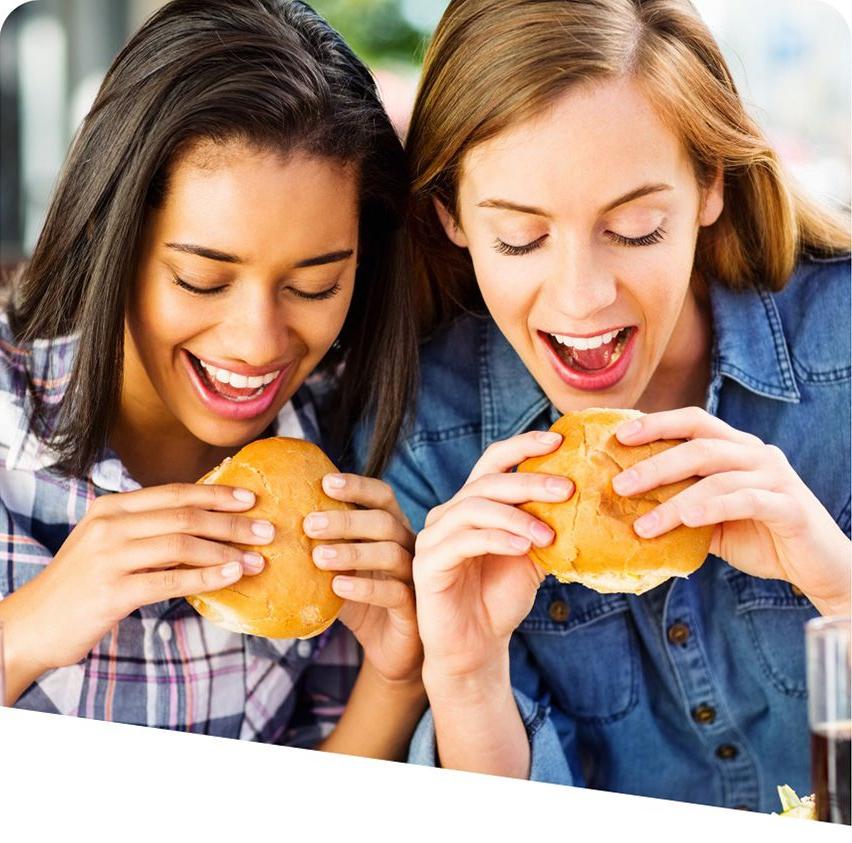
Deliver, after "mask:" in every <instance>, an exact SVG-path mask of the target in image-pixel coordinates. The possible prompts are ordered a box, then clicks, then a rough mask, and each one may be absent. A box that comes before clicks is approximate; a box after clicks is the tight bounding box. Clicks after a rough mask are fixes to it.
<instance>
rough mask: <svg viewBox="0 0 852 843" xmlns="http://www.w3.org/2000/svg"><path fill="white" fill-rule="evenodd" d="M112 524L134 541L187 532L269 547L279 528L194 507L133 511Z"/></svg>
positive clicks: (252, 519)
mask: <svg viewBox="0 0 852 843" xmlns="http://www.w3.org/2000/svg"><path fill="white" fill-rule="evenodd" d="M112 521H113V523H114V526H115V528H116V529H118V530H121V531H123V534H124V535H125V536H126V537H127V538H130V539H142V538H149V537H152V536H163V535H168V534H170V533H185V534H187V535H191V536H199V537H202V538H207V539H215V540H216V541H223V542H230V543H232V544H248V545H265V544H269V542H271V541H272V540H273V539H274V538H275V527H274V525H273V524H272V523H271V522H269V521H266V520H263V519H254V518H246V517H245V516H244V515H238V514H235V513H225V512H209V511H208V510H206V509H196V508H192V507H180V508H179V509H162V510H156V511H154V512H133V513H128V514H126V515H122V516H115V517H114V518H113V519H112Z"/></svg>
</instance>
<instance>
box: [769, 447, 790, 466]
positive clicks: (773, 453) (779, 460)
mask: <svg viewBox="0 0 852 843" xmlns="http://www.w3.org/2000/svg"><path fill="white" fill-rule="evenodd" d="M764 448H765V449H766V455H767V456H768V457H769V461H770V462H771V463H772V464H773V465H776V466H779V467H784V466H786V465H787V464H788V463H787V455H786V454H785V453H784V452H783V451H782V450H781V449H780V448H779V447H778V446H777V445H764Z"/></svg>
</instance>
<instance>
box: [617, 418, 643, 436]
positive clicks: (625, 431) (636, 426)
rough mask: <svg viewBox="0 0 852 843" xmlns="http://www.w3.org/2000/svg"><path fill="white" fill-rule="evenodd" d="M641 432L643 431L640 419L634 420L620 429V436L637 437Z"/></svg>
mask: <svg viewBox="0 0 852 843" xmlns="http://www.w3.org/2000/svg"><path fill="white" fill-rule="evenodd" d="M640 430H642V422H640V421H639V419H634V420H633V421H631V422H627V423H626V424H624V425H622V426H621V427H619V428H618V435H619V436H620V437H630V436H635V435H636V434H637V433H638V432H639V431H640Z"/></svg>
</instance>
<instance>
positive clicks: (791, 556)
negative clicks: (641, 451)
mask: <svg viewBox="0 0 852 843" xmlns="http://www.w3.org/2000/svg"><path fill="white" fill-rule="evenodd" d="M616 436H617V437H618V439H619V441H621V442H622V443H623V444H625V445H641V444H645V443H648V442H653V441H655V440H658V439H687V440H689V441H687V442H685V443H683V444H680V445H676V446H675V447H673V448H670V449H669V450H667V451H664V452H662V453H660V454H656V455H655V456H653V457H650V458H649V459H646V460H643V461H642V462H639V463H636V464H635V465H634V466H633V467H632V468H630V469H628V470H627V471H625V472H622V473H621V474H620V475H618V476H617V477H615V478H614V479H613V481H612V485H613V488H614V489H615V491H616V492H617V493H618V494H621V495H625V496H630V495H634V494H639V493H642V492H645V491H647V490H649V489H653V488H656V487H657V486H662V485H665V484H668V483H675V482H677V481H680V480H684V479H686V478H689V477H694V476H698V477H702V478H703V479H702V480H699V481H698V482H697V483H695V484H693V485H692V486H690V487H689V488H688V489H685V490H684V491H682V492H680V493H679V494H677V495H675V496H674V497H672V498H670V499H669V500H668V501H666V502H665V503H662V504H660V505H659V506H657V507H656V508H655V509H654V510H652V511H651V512H649V513H647V514H646V515H644V516H643V517H642V518H640V519H638V520H637V521H636V522H635V523H634V529H635V530H636V532H637V534H638V535H640V536H643V537H646V538H650V537H653V536H658V535H661V534H662V533H665V532H668V531H669V530H671V529H673V528H674V527H676V526H678V525H679V524H685V525H686V526H688V527H698V526H702V525H707V524H715V525H716V529H715V531H714V533H713V539H712V543H711V545H710V552H711V553H713V554H715V555H716V556H719V557H720V558H722V559H724V560H725V561H726V562H728V563H729V564H731V565H733V566H734V567H736V568H739V569H740V570H741V571H744V572H745V573H747V574H751V575H752V576H755V577H764V578H768V579H782V580H786V581H787V582H790V583H792V584H794V585H795V586H797V587H798V588H799V589H801V590H802V591H803V592H804V593H805V594H806V595H807V596H808V598H809V599H810V600H811V601H812V602H813V603H814V604H815V605H816V606H817V608H818V609H820V611H823V612H827V611H831V612H834V611H839V612H841V613H843V614H849V599H850V597H849V595H850V542H849V540H848V539H847V538H846V536H845V535H844V534H843V532H842V530H841V529H840V528H839V527H838V526H837V524H836V523H835V522H834V519H833V518H832V517H831V515H830V514H829V513H828V512H827V511H826V509H825V507H824V506H823V505H822V504H821V503H820V502H819V500H818V499H817V497H816V496H815V495H814V494H813V492H811V490H810V489H809V488H808V487H807V486H806V485H805V483H804V482H803V481H802V479H801V478H800V477H799V476H798V474H796V472H795V471H794V470H793V468H792V467H791V466H790V463H789V462H788V461H787V458H786V457H785V456H784V454H783V452H782V451H781V450H780V449H779V448H777V447H775V446H774V445H766V444H764V443H763V442H762V441H761V440H760V439H759V438H758V437H757V436H753V435H752V434H750V433H743V432H742V431H739V430H736V429H735V428H733V427H731V426H730V425H728V424H726V423H725V422H723V421H721V420H720V419H717V418H715V417H714V416H711V415H709V414H708V413H706V412H704V410H701V409H699V408H698V407H686V408H683V409H679V410H672V411H669V412H663V413H652V414H649V415H647V416H644V417H643V418H641V419H637V420H636V421H633V422H626V423H624V424H623V425H621V426H620V427H619V429H618V430H617V431H616Z"/></svg>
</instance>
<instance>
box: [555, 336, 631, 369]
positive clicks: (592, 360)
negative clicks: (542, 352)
mask: <svg viewBox="0 0 852 843" xmlns="http://www.w3.org/2000/svg"><path fill="white" fill-rule="evenodd" d="M635 331H636V328H635V327H633V326H628V327H626V328H621V330H618V331H610V332H609V333H606V334H601V335H599V336H597V337H589V338H587V339H579V338H570V337H567V336H565V335H562V334H545V337H547V341H548V342H549V343H550V347H551V348H552V349H553V351H554V353H555V354H556V355H557V357H559V359H560V360H561V361H562V362H563V363H564V364H565V365H566V366H569V367H570V368H572V369H575V370H576V371H578V372H596V373H598V372H602V371H603V370H605V369H608V368H609V367H610V366H613V365H614V364H615V363H617V362H618V360H619V359H620V358H621V355H622V354H623V353H624V349H625V348H626V347H627V342H628V340H629V339H630V337H631V335H632V334H633V333H634V332H635Z"/></svg>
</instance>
